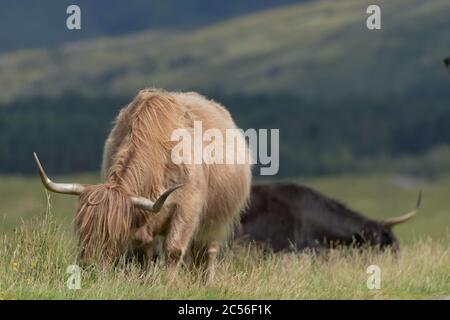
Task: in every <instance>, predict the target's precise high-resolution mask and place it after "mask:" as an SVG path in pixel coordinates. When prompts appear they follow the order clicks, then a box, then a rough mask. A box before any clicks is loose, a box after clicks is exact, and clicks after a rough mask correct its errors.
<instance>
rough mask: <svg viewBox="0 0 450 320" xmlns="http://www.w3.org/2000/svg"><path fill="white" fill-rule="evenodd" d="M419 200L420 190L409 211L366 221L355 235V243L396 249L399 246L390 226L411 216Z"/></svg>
mask: <svg viewBox="0 0 450 320" xmlns="http://www.w3.org/2000/svg"><path fill="white" fill-rule="evenodd" d="M421 201H422V192H420V193H419V197H418V199H417V204H416V207H415V208H414V209H413V210H411V211H410V212H408V213H405V214H404V215H402V216H399V217H395V218H390V219H387V220H383V221H368V222H367V223H366V224H365V226H364V228H363V230H362V232H361V233H360V235H359V236H358V237H357V240H356V241H357V243H358V244H360V245H362V244H368V245H371V246H376V247H379V248H380V249H385V248H391V249H392V250H393V251H397V250H398V249H399V248H400V247H399V243H398V240H397V238H396V236H395V235H394V232H392V228H393V227H394V226H396V225H399V224H401V223H404V222H406V221H408V220H410V219H411V218H413V217H414V216H415V215H416V214H417V211H418V210H419V208H420V204H421Z"/></svg>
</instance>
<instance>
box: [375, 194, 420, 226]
mask: <svg viewBox="0 0 450 320" xmlns="http://www.w3.org/2000/svg"><path fill="white" fill-rule="evenodd" d="M421 202H422V191H420V192H419V198H418V199H417V204H416V207H415V208H414V209H413V210H411V211H410V212H408V213H405V214H404V215H402V216H400V217H396V218H391V219H387V220H384V221H382V222H381V224H382V225H383V227H384V228H385V229H390V228H392V227H393V226H395V225H397V224H400V223H403V222H406V221H408V220H409V219H411V218H413V217H414V216H415V215H416V214H417V211H418V210H419V208H420V204H421Z"/></svg>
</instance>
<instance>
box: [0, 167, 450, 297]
mask: <svg viewBox="0 0 450 320" xmlns="http://www.w3.org/2000/svg"><path fill="white" fill-rule="evenodd" d="M67 179H69V180H77V181H83V182H96V181H97V180H98V178H97V177H96V176H94V175H85V176H78V177H62V178H60V179H58V180H67ZM299 182H302V183H306V184H308V185H311V186H314V187H316V188H318V189H319V190H321V191H322V192H324V193H326V194H329V195H331V196H333V197H336V198H338V199H341V200H343V201H345V202H346V203H347V204H349V205H351V206H352V207H353V208H355V209H357V210H360V211H361V212H364V213H365V214H366V215H368V216H370V217H374V218H380V219H381V218H385V217H389V216H392V215H396V214H399V213H402V212H403V211H406V210H408V209H410V208H411V207H412V206H413V205H414V203H415V200H416V196H417V192H418V190H419V189H422V190H423V193H424V196H423V206H422V209H421V211H420V213H419V215H418V216H417V217H416V218H415V219H414V220H413V221H411V222H409V223H408V224H404V225H403V226H399V227H398V229H397V230H396V233H397V235H398V237H399V239H400V242H401V249H402V250H401V253H400V255H398V256H394V255H392V254H390V253H389V252H386V253H383V254H378V253H375V252H368V251H366V252H357V251H353V250H345V251H331V252H329V253H327V254H324V255H321V256H312V255H310V254H306V253H301V254H273V255H270V256H268V257H265V258H263V257H262V256H261V254H260V253H259V252H258V251H257V250H255V249H252V248H234V249H233V250H229V251H227V252H226V254H225V255H224V257H223V258H222V260H221V262H220V263H219V266H218V272H217V277H216V279H215V280H214V281H213V282H211V283H209V284H206V285H205V284H203V283H202V282H201V281H200V280H199V277H198V274H196V273H195V272H188V271H186V270H183V271H182V272H181V274H180V277H179V278H178V280H177V281H176V283H174V284H172V285H167V283H166V281H165V277H164V269H163V268H162V267H161V266H158V267H156V268H155V269H154V270H153V271H152V272H147V273H145V274H143V273H142V272H141V271H140V270H139V269H138V268H136V266H134V265H130V266H128V267H126V268H125V267H121V268H120V267H119V268H117V269H112V268H111V267H108V266H103V267H97V268H96V269H92V270H85V271H83V273H82V279H81V289H80V290H69V289H68V288H67V286H66V281H67V279H68V274H66V268H67V267H68V266H69V265H71V264H74V263H75V262H76V260H75V252H76V249H75V241H74V240H75V239H74V237H73V235H72V232H71V229H72V227H71V220H72V216H73V212H74V206H75V202H76V199H71V198H70V197H69V198H67V197H64V196H59V195H51V198H50V199H48V198H47V196H46V194H45V192H44V191H43V189H42V186H41V185H40V182H39V181H38V180H37V179H36V178H21V177H13V176H9V177H8V176H2V177H0V212H1V214H2V216H3V220H2V224H1V230H2V231H3V234H2V236H1V239H0V299H36V298H45V299H92V298H94V299H106V298H117V299H134V298H137V299H175V298H182V299H183V298H187V299H233V298H237V299H239V298H243V299H247V298H249V299H252V298H254V299H260V298H273V299H434V298H441V297H444V296H449V295H450V250H449V247H448V245H449V243H450V236H449V230H448V229H449V226H450V215H449V212H448V211H447V208H449V207H450V199H449V198H448V190H449V188H450V177H442V178H440V179H437V180H434V181H416V180H411V179H406V178H404V177H390V176H383V175H367V176H336V177H327V178H315V179H307V180H299ZM372 264H375V265H378V266H380V268H381V272H382V280H381V289H379V290H369V289H368V288H367V286H366V281H367V279H368V277H369V275H368V274H367V273H366V268H367V267H368V266H369V265H372Z"/></svg>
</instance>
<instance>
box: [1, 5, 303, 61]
mask: <svg viewBox="0 0 450 320" xmlns="http://www.w3.org/2000/svg"><path fill="white" fill-rule="evenodd" d="M298 1H299V0H246V1H240V0H226V1H214V2H211V1H209V0H183V1H179V0H164V1H160V0H128V1H126V2H124V1H117V0H113V1H111V0H97V1H90V0H75V1H73V0H58V1H54V0H40V1H39V2H37V1H33V0H21V1H9V0H0V6H1V8H2V10H1V11H0V24H1V26H2V27H1V28H0V52H1V51H12V50H14V49H20V48H29V47H39V48H46V47H50V46H55V45H58V44H61V43H65V42H70V41H74V40H81V39H90V38H95V37H98V36H106V35H108V36H117V35H123V34H128V33H130V32H136V31H140V30H143V29H150V28H152V29H157V28H163V27H165V28H186V27H195V26H200V25H205V24H208V23H211V22H213V21H214V22H217V21H220V20H223V19H226V18H230V17H234V16H239V15H242V14H246V13H249V12H254V11H258V10H262V9H266V8H271V7H274V6H280V5H283V4H287V3H293V2H298ZM300 1H301V0H300ZM303 1H305V0H303ZM71 4H76V5H78V6H79V7H80V8H81V22H82V28H81V30H82V31H69V30H67V28H66V19H67V16H68V15H66V8H67V7H68V6H69V5H71ZM124 12H126V14H124Z"/></svg>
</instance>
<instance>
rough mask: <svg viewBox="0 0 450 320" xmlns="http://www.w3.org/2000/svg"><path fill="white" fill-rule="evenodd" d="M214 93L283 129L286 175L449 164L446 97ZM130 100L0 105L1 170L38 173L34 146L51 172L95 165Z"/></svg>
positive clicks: (239, 112)
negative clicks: (319, 98)
mask: <svg viewBox="0 0 450 320" xmlns="http://www.w3.org/2000/svg"><path fill="white" fill-rule="evenodd" d="M209 97H211V98H214V99H215V100H217V101H220V102H221V103H223V104H224V105H225V106H227V108H228V109H229V110H230V111H231V113H232V114H233V115H234V117H235V119H236V122H237V123H238V125H239V126H240V127H241V128H243V129H246V128H268V129H270V128H279V129H280V172H279V174H280V175H281V176H306V175H320V174H332V173H340V172H349V171H352V172H356V171H364V170H374V169H378V170H389V169H395V170H400V171H406V172H408V173H416V174H427V175H433V174H437V173H438V172H439V171H441V170H447V169H450V155H449V151H448V148H447V147H444V146H445V145H448V144H450V126H449V125H448V124H449V123H450V108H449V106H448V99H441V100H439V99H435V101H434V102H433V103H431V104H430V99H426V98H424V99H426V100H424V101H420V100H417V99H415V100H414V101H413V102H410V103H405V102H401V101H395V99H393V100H390V101H386V100H383V101H374V100H371V101H364V100H363V99H353V100H349V101H345V102H342V101H340V102H339V105H333V104H332V103H330V102H329V101H328V102H325V101H324V102H323V103H318V102H317V101H315V102H314V104H313V103H311V102H308V101H306V100H304V99H302V98H300V97H298V96H293V95H290V94H278V95H255V96H249V95H221V94H217V93H211V94H209ZM131 99H132V97H102V98H97V99H92V98H86V97H83V96H81V95H78V94H65V95H63V96H61V97H59V98H48V97H46V98H34V99H32V100H20V101H16V102H14V103H11V104H5V105H2V106H0V172H2V173H24V174H28V173H33V172H35V168H34V163H33V161H32V152H33V151H37V152H38V153H39V155H40V157H41V158H42V160H43V162H44V164H45V166H46V167H47V168H48V171H49V172H51V173H53V174H63V173H70V172H83V171H96V170H98V169H99V166H100V161H101V156H102V148H103V143H104V140H105V138H106V136H107V134H108V131H109V130H110V128H111V123H112V121H113V119H114V117H115V115H116V114H117V112H118V110H119V109H120V108H121V107H123V106H124V105H126V103H127V102H128V101H130V100H131ZM361 106H364V107H361ZM434 159H437V160H436V161H435V160H434ZM447 163H448V164H447Z"/></svg>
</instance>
